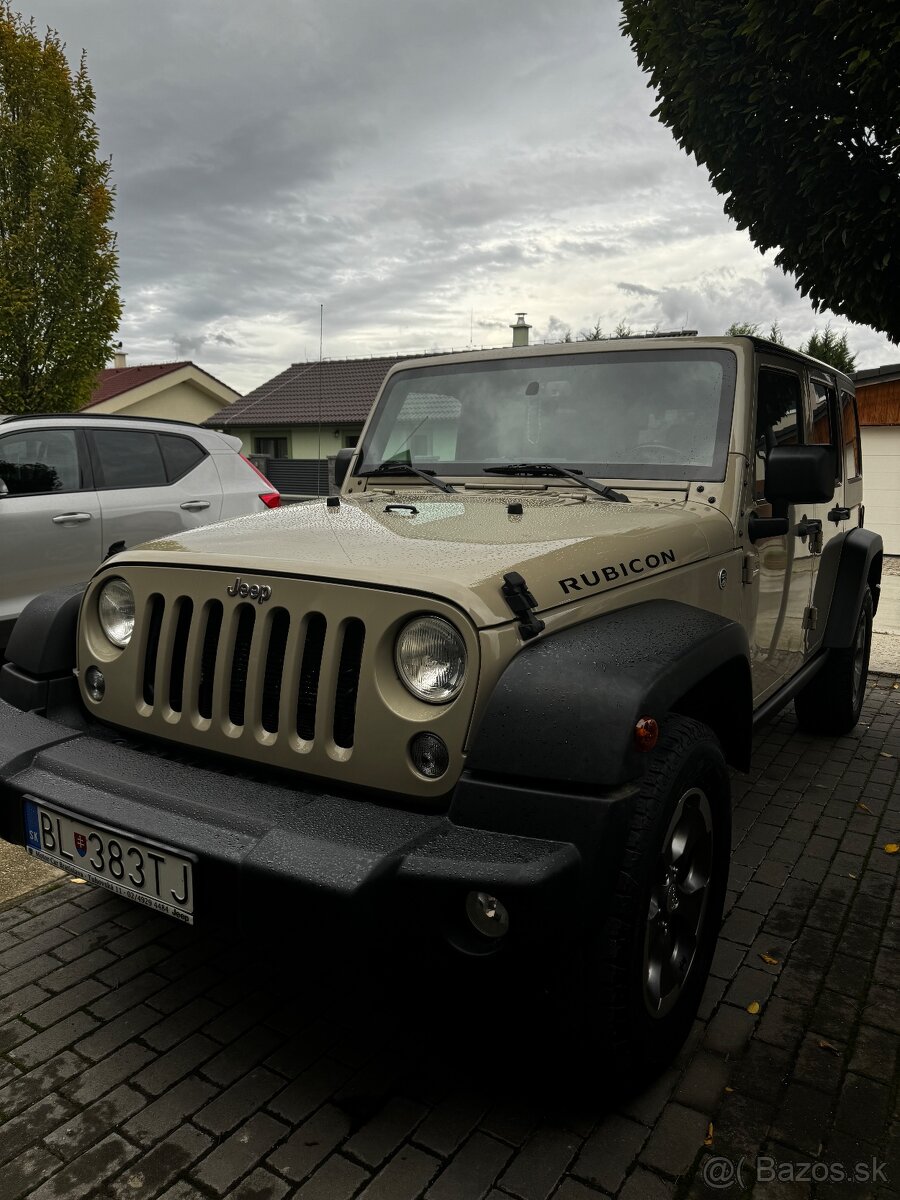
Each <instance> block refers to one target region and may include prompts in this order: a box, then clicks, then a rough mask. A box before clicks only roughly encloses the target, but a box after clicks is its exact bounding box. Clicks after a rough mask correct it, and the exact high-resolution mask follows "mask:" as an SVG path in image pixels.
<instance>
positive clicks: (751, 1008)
mask: <svg viewBox="0 0 900 1200" xmlns="http://www.w3.org/2000/svg"><path fill="white" fill-rule="evenodd" d="M747 1012H748V1013H750V1015H751V1016H753V1017H755V1016H756V1014H757V1013H758V1012H759V1001H758V1000H751V1001H750V1003H749V1004H748V1005H747Z"/></svg>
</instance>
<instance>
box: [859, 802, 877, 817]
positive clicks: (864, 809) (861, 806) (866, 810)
mask: <svg viewBox="0 0 900 1200" xmlns="http://www.w3.org/2000/svg"><path fill="white" fill-rule="evenodd" d="M856 807H857V808H858V809H859V811H860V812H864V813H868V814H869V816H870V817H874V816H875V814H874V813H873V812H872V810H871V808H869V806H868V804H863V802H862V800H857V802H856Z"/></svg>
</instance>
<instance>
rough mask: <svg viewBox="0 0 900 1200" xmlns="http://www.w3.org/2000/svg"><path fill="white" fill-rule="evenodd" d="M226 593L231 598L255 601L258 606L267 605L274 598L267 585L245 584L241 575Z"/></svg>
mask: <svg viewBox="0 0 900 1200" xmlns="http://www.w3.org/2000/svg"><path fill="white" fill-rule="evenodd" d="M225 591H226V592H227V593H228V595H229V596H241V597H243V598H244V599H247V600H255V601H256V603H257V604H265V602H266V601H267V600H271V598H272V589H271V588H270V587H269V586H268V584H265V583H244V581H243V579H241V577H240V575H238V577H237V579H235V581H234V583H233V584H232V585H231V587H230V588H226V589H225Z"/></svg>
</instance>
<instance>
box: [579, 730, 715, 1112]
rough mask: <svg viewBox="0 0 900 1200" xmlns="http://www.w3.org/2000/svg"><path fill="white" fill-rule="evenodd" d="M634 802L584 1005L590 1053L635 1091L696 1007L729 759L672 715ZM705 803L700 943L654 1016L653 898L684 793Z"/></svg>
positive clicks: (664, 1059) (667, 1054)
mask: <svg viewBox="0 0 900 1200" xmlns="http://www.w3.org/2000/svg"><path fill="white" fill-rule="evenodd" d="M662 725H663V730H664V732H663V734H662V736H661V738H660V741H659V744H658V745H657V747H656V748H655V750H653V751H652V753H651V757H650V761H649V763H648V770H647V774H646V776H645V778H644V782H643V785H642V787H641V789H640V793H639V795H638V796H637V798H636V800H635V801H634V805H633V810H632V813H631V819H630V826H629V829H628V833H627V837H626V841H625V848H624V852H623V855H622V860H621V864H620V869H619V875H618V881H617V883H616V888H615V893H614V896H613V900H612V905H611V911H610V913H609V915H608V916H607V917H606V919H605V920H604V921H603V922H602V924H601V925H600V927H599V929H598V930H597V931H596V936H594V937H589V941H588V946H587V948H586V954H585V968H586V989H585V997H584V999H585V1000H586V1002H587V1013H586V1019H587V1021H589V1022H590V1025H591V1029H592V1033H593V1041H594V1043H595V1045H594V1050H595V1052H596V1053H597V1054H599V1056H600V1060H601V1061H602V1062H603V1064H604V1066H605V1068H606V1070H605V1072H604V1073H606V1074H608V1075H609V1077H610V1078H611V1079H613V1080H617V1081H618V1083H617V1086H618V1087H622V1086H627V1087H629V1088H631V1089H632V1090H633V1089H634V1088H637V1087H640V1086H641V1085H642V1084H643V1083H644V1082H646V1080H647V1079H649V1078H652V1077H653V1076H655V1075H657V1074H658V1073H659V1072H660V1071H661V1070H662V1069H663V1068H664V1067H665V1066H666V1065H667V1064H668V1063H669V1062H670V1061H671V1059H672V1058H673V1057H674V1056H675V1054H676V1053H677V1052H678V1050H679V1048H680V1047H681V1045H682V1043H683V1042H684V1040H685V1038H686V1036H687V1034H688V1032H689V1030H690V1028H691V1024H692V1022H693V1020H694V1017H695V1016H696V1013H697V1008H698V1006H699V1004H700V1000H701V997H702V994H703V988H704V985H705V984H706V980H707V977H708V975H709V968H710V963H711V962H712V956H713V951H714V949H715V945H716V940H717V938H718V935H719V927H720V925H721V920H722V907H723V903H724V899H725V889H726V886H727V882H728V866H729V861H730V857H731V788H730V781H729V775H728V770H727V767H726V765H725V758H724V755H723V753H722V750H721V747H720V745H719V742H718V739H717V738H716V736H715V734H714V733H713V732H712V730H711V729H709V727H708V726H706V725H703V724H702V723H701V722H699V721H695V720H691V719H688V718H686V717H679V716H675V715H670V716H669V717H668V718H666V720H665V721H664V722H663V723H662ZM697 793H699V794H702V795H703V796H705V797H706V798H707V800H708V806H707V807H708V811H709V813H710V816H711V836H712V847H711V853H710V855H709V870H708V884H707V885H706V889H707V896H706V902H705V910H704V912H703V916H702V919H701V922H700V927H699V930H698V934H697V938H696V949H695V951H694V955H693V960H692V961H691V963H690V965H689V968H688V970H687V974H686V976H685V977H684V980H683V983H682V984H681V986H680V990H679V992H678V995H677V999H676V1000H674V1001H673V1002H672V1006H671V1007H670V1008H669V1010H668V1011H666V1012H665V1013H664V1015H651V1012H650V1010H649V1007H648V1001H647V999H646V998H645V977H646V975H647V969H646V961H645V952H646V949H647V942H646V938H647V935H648V930H649V924H648V923H649V921H650V914H651V898H652V895H653V896H655V895H658V894H659V885H658V879H659V870H660V867H661V862H662V858H661V856H662V854H663V849H664V846H665V844H666V842H667V840H668V839H669V837H670V835H671V831H670V825H671V822H672V820H673V816H674V814H675V813H676V811H677V810H678V808H679V805H680V804H682V802H683V801H684V799H685V797H691V798H692V799H693V797H694V796H695V795H696V794H697Z"/></svg>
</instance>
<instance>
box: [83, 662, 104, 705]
mask: <svg viewBox="0 0 900 1200" xmlns="http://www.w3.org/2000/svg"><path fill="white" fill-rule="evenodd" d="M84 686H85V687H86V688H87V694H88V695H89V696H90V698H91V699H92V700H102V699H103V693H104V692H105V691H106V680H105V679H104V677H103V672H102V671H101V670H100V668H99V667H88V669H87V670H86V671H85V673H84Z"/></svg>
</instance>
